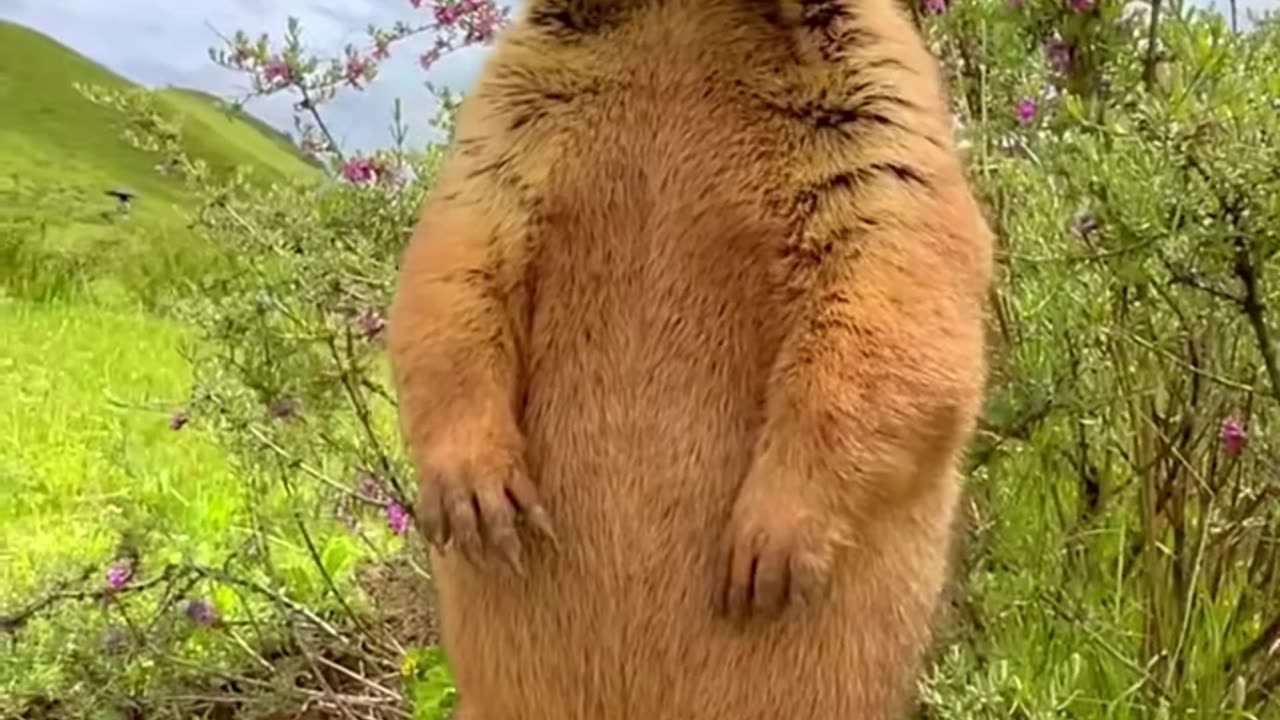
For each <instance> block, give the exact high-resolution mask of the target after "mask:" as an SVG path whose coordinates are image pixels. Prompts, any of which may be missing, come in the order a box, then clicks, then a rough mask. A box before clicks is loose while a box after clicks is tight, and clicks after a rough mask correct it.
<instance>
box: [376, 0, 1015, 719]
mask: <svg viewBox="0 0 1280 720" xmlns="http://www.w3.org/2000/svg"><path fill="white" fill-rule="evenodd" d="M950 127H951V126H950V119H949V115H948V109H947V107H946V103H945V99H944V94H943V90H942V87H941V83H940V79H939V71H938V68H937V67H936V64H935V61H934V59H933V58H932V57H931V56H930V54H929V53H928V50H927V48H926V47H925V46H924V44H923V42H922V40H921V38H920V37H919V35H918V34H917V31H916V30H915V28H914V27H913V25H912V23H911V20H910V18H909V17H908V16H907V14H906V13H905V11H904V10H903V9H902V8H901V7H900V6H898V5H897V4H896V3H895V2H894V0H530V2H529V3H528V4H527V5H526V7H525V9H524V11H523V14H522V16H521V17H520V18H519V19H518V22H517V23H516V24H515V25H514V26H513V27H511V28H509V29H508V30H506V31H505V32H504V34H503V35H502V36H501V37H500V38H499V40H498V42H497V45H496V48H495V49H494V52H493V54H492V55H491V56H490V58H489V60H488V61H487V64H486V66H485V67H484V70H483V73H482V75H481V77H480V80H479V83H478V85H477V86H476V88H475V89H474V91H473V92H472V93H471V94H470V95H469V96H468V97H467V98H466V100H465V101H464V103H463V106H462V109H461V115H460V117H459V120H458V140H457V146H456V151H455V153H454V154H453V155H452V156H451V157H450V158H449V159H448V161H447V163H446V165H445V167H444V168H443V170H442V173H441V176H440V177H439V179H438V185H437V186H436V188H435V189H434V190H433V192H432V193H431V196H430V198H429V199H428V200H427V202H426V204H425V207H424V209H423V212H422V217H421V222H420V224H419V226H418V228H417V230H416V233H415V235H414V237H413V239H412V242H411V245H410V247H409V249H408V251H407V253H406V255H405V258H404V262H403V268H402V275H401V277H400V281H399V288H398V293H397V297H396V301H395V303H394V307H393V308H392V313H391V314H392V316H391V319H390V330H389V332H390V335H389V341H390V351H391V357H392V360H393V366H394V369H395V378H396V384H397V390H398V394H399V398H400V403H401V414H402V427H403V431H404V434H405V437H406V441H407V444H408V447H409V448H410V450H411V452H412V457H413V460H414V462H415V463H416V466H417V469H418V471H419V473H420V477H421V497H420V500H419V503H418V507H417V514H418V517H419V520H420V522H421V525H422V529H423V531H424V532H425V533H426V534H427V535H428V536H429V537H430V538H432V539H433V541H434V542H435V543H436V545H437V547H436V548H435V550H434V551H433V564H434V568H435V573H436V581H437V585H438V590H439V597H440V613H441V621H442V633H443V641H444V644H445V648H446V650H447V652H448V655H449V658H450V662H451V665H452V668H453V672H454V674H455V677H456V681H457V684H458V689H459V694H460V698H461V703H462V705H461V708H460V714H459V717H460V718H462V719H463V720H777V719H779V718H784V717H785V718H803V719H804V720H887V719H890V718H897V717H900V716H901V714H902V713H903V712H904V711H905V710H906V709H907V707H908V704H909V700H910V699H911V692H910V691H911V688H912V685H913V682H914V680H915V677H916V675H917V673H918V672H919V669H920V663H921V654H922V651H923V650H924V649H925V646H926V644H927V642H928V640H929V638H930V635H931V631H930V625H931V617H932V615H933V612H934V609H935V607H936V605H937V603H938V597H939V593H940V590H941V588H942V585H943V581H944V576H945V573H946V565H947V552H948V549H949V547H950V543H951V534H950V526H951V523H952V517H953V514H954V511H955V506H956V497H957V483H956V469H955V468H956V463H957V460H958V457H959V455H960V453H961V452H962V451H963V448H964V445H965V444H966V443H967V441H968V440H969V438H970V436H971V433H972V432H973V428H974V421H975V416H976V414H977V412H978V408H979V404H980V399H981V395H982V392H983V388H984V384H985V377H986V370H985V363H984V343H985V340H984V332H983V322H982V318H983V312H984V298H985V297H986V291H987V289H988V283H989V274H990V265H991V262H992V260H991V252H992V251H991V247H990V237H989V235H990V233H989V230H988V226H987V225H986V223H985V221H984V220H983V217H982V215H981V213H980V211H979V208H978V206H977V204H976V202H975V199H974V197H973V196H972V194H971V190H970V187H969V186H968V184H967V180H966V178H965V175H964V172H963V169H962V166H961V163H960V160H959V159H958V157H957V153H956V150H955V148H954V146H953V141H952V139H951V131H950Z"/></svg>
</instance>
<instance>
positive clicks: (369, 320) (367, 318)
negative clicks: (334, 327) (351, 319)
mask: <svg viewBox="0 0 1280 720" xmlns="http://www.w3.org/2000/svg"><path fill="white" fill-rule="evenodd" d="M357 322H358V323H359V324H360V329H361V330H363V331H364V335H365V337H366V338H370V339H372V338H373V337H375V336H376V335H377V334H378V333H380V332H382V329H383V328H385V327H386V326H387V321H386V320H384V319H383V318H382V315H381V314H380V313H378V312H377V311H376V310H366V311H365V312H363V313H361V314H360V318H359V319H358V320H357Z"/></svg>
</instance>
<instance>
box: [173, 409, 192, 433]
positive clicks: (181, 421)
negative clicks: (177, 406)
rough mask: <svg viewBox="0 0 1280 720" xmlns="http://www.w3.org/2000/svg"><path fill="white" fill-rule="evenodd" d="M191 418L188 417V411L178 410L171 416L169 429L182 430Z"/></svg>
mask: <svg viewBox="0 0 1280 720" xmlns="http://www.w3.org/2000/svg"><path fill="white" fill-rule="evenodd" d="M189 420H190V418H188V417H187V413H186V411H185V410H179V411H178V412H176V413H174V414H172V415H170V416H169V429H170V430H174V431H177V430H181V429H182V428H184V427H186V424H187V422H188V421H189Z"/></svg>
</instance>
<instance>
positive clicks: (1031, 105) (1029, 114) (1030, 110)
mask: <svg viewBox="0 0 1280 720" xmlns="http://www.w3.org/2000/svg"><path fill="white" fill-rule="evenodd" d="M1035 119H1036V101H1035V100H1034V99H1032V98H1026V99H1024V100H1023V101H1022V102H1020V103H1018V123H1019V124H1021V125H1026V124H1028V123H1030V122H1031V121H1032V120H1035Z"/></svg>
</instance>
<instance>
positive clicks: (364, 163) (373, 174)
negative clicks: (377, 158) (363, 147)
mask: <svg viewBox="0 0 1280 720" xmlns="http://www.w3.org/2000/svg"><path fill="white" fill-rule="evenodd" d="M342 177H344V178H346V179H347V180H348V181H349V182H353V183H355V184H357V185H360V184H364V183H370V182H373V181H374V180H376V179H377V178H378V168H377V166H375V165H374V163H373V160H371V159H370V158H351V159H350V160H348V161H347V162H346V164H344V165H343V166H342Z"/></svg>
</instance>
